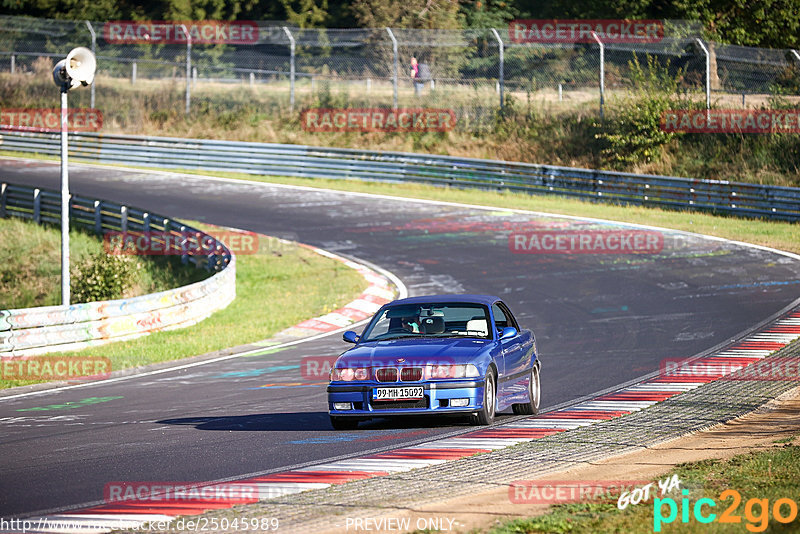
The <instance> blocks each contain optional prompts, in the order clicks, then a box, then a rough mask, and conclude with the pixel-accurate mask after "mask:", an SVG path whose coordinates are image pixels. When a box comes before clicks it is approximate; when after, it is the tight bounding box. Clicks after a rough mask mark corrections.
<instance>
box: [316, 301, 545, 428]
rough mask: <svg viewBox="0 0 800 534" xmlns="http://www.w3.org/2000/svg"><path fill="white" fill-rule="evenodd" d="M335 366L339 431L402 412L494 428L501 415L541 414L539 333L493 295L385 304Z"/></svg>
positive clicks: (333, 404)
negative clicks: (524, 326) (523, 326)
mask: <svg viewBox="0 0 800 534" xmlns="http://www.w3.org/2000/svg"><path fill="white" fill-rule="evenodd" d="M342 338H343V339H344V340H345V341H347V342H348V343H353V344H355V347H353V348H351V349H350V350H347V351H346V352H344V353H343V354H342V355H341V356H339V358H338V359H337V360H336V363H335V364H334V365H333V368H332V369H331V376H330V384H329V385H328V410H329V414H330V418H331V424H332V425H333V427H334V428H335V429H337V430H346V429H353V428H355V427H356V426H357V425H358V422H359V421H362V420H367V419H370V418H373V417H393V416H399V415H434V414H437V415H461V416H462V417H463V416H465V415H466V416H468V417H470V419H471V421H472V422H473V424H480V425H490V424H492V423H493V422H494V418H495V413H497V412H499V411H502V410H505V409H507V408H508V407H509V406H510V407H512V408H513V411H514V413H516V414H535V413H537V412H538V410H539V399H540V388H539V369H540V363H539V359H538V357H537V354H536V339H535V338H534V335H533V332H532V331H530V330H523V329H521V328H520V327H519V325H518V324H517V321H516V319H514V316H513V315H512V314H511V310H509V309H508V306H506V304H505V303H504V302H503V301H502V300H500V299H499V298H497V297H492V296H489V295H438V296H428V297H412V298H406V299H401V300H396V301H394V302H390V303H389V304H386V305H384V306H383V307H382V308H381V309H380V310H378V312H377V313H376V314H375V316H374V317H373V318H372V320H371V321H370V322H369V324H368V325H367V327H366V328H365V329H364V332H363V333H362V334H361V336H358V335H357V334H356V333H355V332H353V331H347V332H345V333H344V334H343V336H342Z"/></svg>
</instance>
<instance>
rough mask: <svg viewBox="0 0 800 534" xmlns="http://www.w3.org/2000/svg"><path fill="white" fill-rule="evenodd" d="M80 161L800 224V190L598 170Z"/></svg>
mask: <svg viewBox="0 0 800 534" xmlns="http://www.w3.org/2000/svg"><path fill="white" fill-rule="evenodd" d="M0 134H1V136H2V139H0V149H4V150H11V151H17V152H34V153H40V154H52V155H58V154H59V151H60V144H59V137H58V135H57V134H46V133H31V132H18V131H12V130H8V129H2V130H0ZM70 157H71V158H75V159H77V160H81V161H89V162H95V163H111V164H125V165H137V166H149V167H162V168H173V169H196V170H203V171H238V172H243V173H250V174H261V175H273V176H297V177H307V178H357V179H361V180H377V181H389V182H404V181H412V182H423V183H430V184H437V185H451V186H455V187H466V188H481V189H492V190H498V189H500V190H516V191H523V192H526V193H534V194H556V195H562V196H572V197H577V198H583V199H591V200H595V201H603V202H611V203H620V204H639V205H645V206H658V207H664V208H670V209H682V210H701V211H711V212H717V213H726V214H731V215H738V216H745V217H764V218H769V219H778V220H788V221H797V220H800V189H798V188H793V187H779V186H769V185H758V184H747V183H739V182H728V181H720V180H692V179H688V178H675V177H670V176H655V175H641V174H631V173H623V172H611V171H594V170H589V169H578V168H570V167H556V166H552V165H535V164H529V163H513V162H506V161H495V160H483V159H475V158H457V157H452V156H435V155H421V154H410V153H402V152H375V151H365V150H354V149H343V148H324V147H313V146H302V145H279V144H267V143H245V142H232V141H213V140H206V139H176V138H168V137H139V136H130V135H107V134H97V133H74V134H70Z"/></svg>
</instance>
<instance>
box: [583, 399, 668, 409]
mask: <svg viewBox="0 0 800 534" xmlns="http://www.w3.org/2000/svg"><path fill="white" fill-rule="evenodd" d="M654 404H658V402H657V401H587V402H584V403H581V404H579V405H577V406H575V407H574V408H571V409H573V410H596V409H608V410H641V409H643V408H647V407H648V406H652V405H654Z"/></svg>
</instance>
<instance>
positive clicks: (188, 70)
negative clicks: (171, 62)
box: [181, 24, 192, 115]
mask: <svg viewBox="0 0 800 534" xmlns="http://www.w3.org/2000/svg"><path fill="white" fill-rule="evenodd" d="M181 28H183V33H184V35H186V114H187V115H188V114H189V109H190V107H191V105H192V89H191V82H192V80H191V75H192V36H191V34H189V29H188V28H187V27H186V24H181Z"/></svg>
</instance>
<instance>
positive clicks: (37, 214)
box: [33, 189, 42, 224]
mask: <svg viewBox="0 0 800 534" xmlns="http://www.w3.org/2000/svg"><path fill="white" fill-rule="evenodd" d="M33 221H34V222H35V223H36V224H39V223H41V222H42V193H41V191H39V190H38V189H34V190H33Z"/></svg>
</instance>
